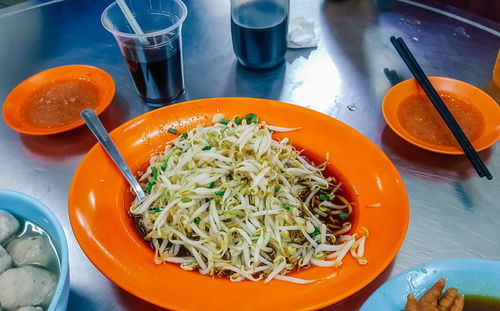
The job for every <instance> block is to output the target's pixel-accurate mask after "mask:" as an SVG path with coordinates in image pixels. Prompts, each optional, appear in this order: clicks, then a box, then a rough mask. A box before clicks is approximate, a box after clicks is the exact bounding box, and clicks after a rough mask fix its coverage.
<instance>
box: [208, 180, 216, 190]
mask: <svg viewBox="0 0 500 311" xmlns="http://www.w3.org/2000/svg"><path fill="white" fill-rule="evenodd" d="M213 187H215V181H212V182H211V183H210V186H208V188H210V189H213Z"/></svg>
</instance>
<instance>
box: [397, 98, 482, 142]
mask: <svg viewBox="0 0 500 311" xmlns="http://www.w3.org/2000/svg"><path fill="white" fill-rule="evenodd" d="M440 96H441V99H442V100H443V102H444V103H445V105H446V107H448V109H449V110H450V112H451V114H452V115H453V117H454V118H455V120H456V121H457V123H458V124H459V125H460V127H461V128H462V130H463V131H464V133H465V135H466V136H467V138H468V139H469V140H470V141H471V142H472V141H474V140H475V139H477V138H478V137H479V136H481V134H482V133H483V132H484V130H485V121H484V118H483V115H482V114H481V112H480V111H479V110H478V109H477V108H476V107H474V106H473V105H472V104H469V103H468V102H466V101H464V100H462V99H460V98H458V97H456V96H452V95H450V94H447V93H443V94H440ZM398 118H399V121H400V122H401V125H402V126H403V128H405V129H406V130H407V131H408V132H409V133H410V134H411V135H413V136H415V137H417V138H419V139H421V140H424V141H426V142H428V143H431V144H434V145H440V146H454V147H458V146H459V145H458V142H457V141H456V139H455V137H454V136H453V134H452V133H451V131H450V130H449V129H448V126H447V125H446V123H445V122H444V121H443V119H442V118H441V116H440V115H439V113H438V112H437V110H436V109H435V108H434V106H433V105H432V103H431V102H430V100H429V99H428V98H427V96H425V95H420V94H419V95H414V96H410V97H408V98H406V99H405V100H404V101H403V102H401V104H400V106H399V109H398Z"/></svg>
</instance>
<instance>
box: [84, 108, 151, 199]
mask: <svg viewBox="0 0 500 311" xmlns="http://www.w3.org/2000/svg"><path fill="white" fill-rule="evenodd" d="M80 114H81V116H82V118H83V120H84V121H85V123H87V126H88V127H89V129H90V130H91V131H92V133H93V134H94V136H95V137H96V138H97V140H98V141H99V142H100V143H101V145H102V146H103V147H104V150H106V152H107V153H108V154H109V156H110V157H111V159H112V160H113V161H114V162H115V164H116V166H118V168H119V169H120V171H121V172H122V174H123V175H124V176H125V178H126V179H127V181H128V182H129V183H130V185H131V186H132V188H133V189H134V191H135V193H136V194H137V198H138V199H139V202H142V200H144V198H145V197H146V195H145V194H144V191H143V190H142V188H141V186H140V185H139V183H138V182H137V180H136V179H135V177H134V174H132V171H130V168H129V167H128V166H127V163H125V160H124V159H123V157H122V155H121V154H120V152H119V151H118V149H117V148H116V145H115V144H114V143H113V140H111V137H110V136H109V134H108V132H107V131H106V129H105V128H104V126H103V125H102V123H101V121H100V120H99V117H97V115H96V113H95V111H94V110H92V109H84V110H82V112H81V113H80Z"/></svg>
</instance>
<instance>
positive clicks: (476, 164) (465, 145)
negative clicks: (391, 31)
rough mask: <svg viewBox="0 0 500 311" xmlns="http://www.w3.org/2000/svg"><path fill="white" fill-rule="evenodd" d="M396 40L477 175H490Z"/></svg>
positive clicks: (403, 47)
mask: <svg viewBox="0 0 500 311" xmlns="http://www.w3.org/2000/svg"><path fill="white" fill-rule="evenodd" d="M392 41H394V40H392ZM392 41H391V42H392ZM396 42H397V44H399V46H400V47H401V49H402V51H403V53H405V55H406V56H407V57H408V60H409V62H410V63H411V65H412V67H409V68H410V71H412V69H413V70H414V71H412V73H413V75H414V76H415V77H416V78H417V75H418V76H419V77H420V80H419V79H418V78H417V81H418V82H419V84H420V85H421V86H422V88H423V89H424V91H425V93H426V94H427V96H428V97H429V99H431V102H432V104H433V105H434V107H435V108H436V110H437V111H438V112H439V114H440V115H441V116H442V118H443V120H444V121H445V122H446V124H447V125H448V127H449V128H450V130H451V132H452V133H453V135H454V136H455V138H456V139H457V141H458V142H459V144H460V146H461V147H462V149H463V150H464V152H465V154H466V156H467V158H468V159H469V161H471V163H472V165H473V166H474V168H475V169H476V171H477V173H478V175H479V177H483V176H485V175H490V176H491V174H489V171H488V169H487V168H486V166H485V165H484V163H483V162H482V161H481V159H480V158H479V156H478V155H477V153H476V151H475V149H474V148H473V147H472V144H470V142H469V140H468V139H467V137H466V135H465V134H464V133H463V131H462V129H461V128H460V126H459V125H458V123H457V122H456V121H455V119H454V118H453V115H452V114H451V113H450V111H449V110H448V108H447V107H446V105H445V104H444V103H443V101H442V99H441V97H440V96H439V95H438V93H437V92H436V90H435V89H434V87H433V86H432V84H431V83H430V81H429V79H427V76H426V75H425V73H424V72H423V70H422V68H421V67H420V65H419V64H418V63H417V61H416V59H415V58H414V57H413V55H412V53H411V52H410V50H409V49H408V46H407V45H406V44H405V42H404V41H403V39H402V38H398V39H397V41H396ZM393 44H394V43H393ZM405 62H406V61H405ZM422 82H423V83H424V84H425V87H424V86H423V84H422ZM433 99H434V100H433ZM447 121H449V122H447ZM486 172H487V173H486ZM491 178H492V177H491Z"/></svg>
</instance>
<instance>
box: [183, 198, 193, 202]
mask: <svg viewBox="0 0 500 311" xmlns="http://www.w3.org/2000/svg"><path fill="white" fill-rule="evenodd" d="M191 201H192V200H191V199H190V198H183V199H182V200H181V202H182V203H187V202H191Z"/></svg>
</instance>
